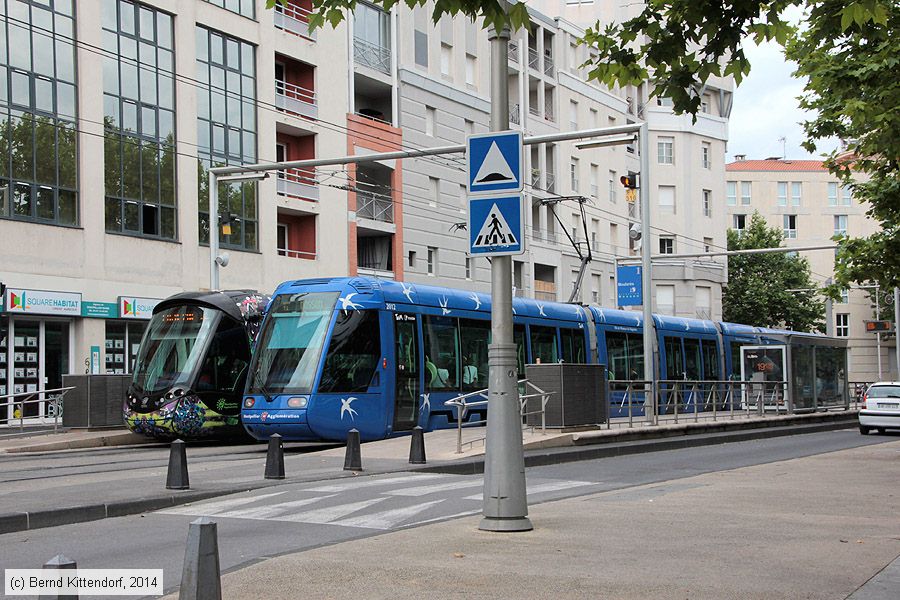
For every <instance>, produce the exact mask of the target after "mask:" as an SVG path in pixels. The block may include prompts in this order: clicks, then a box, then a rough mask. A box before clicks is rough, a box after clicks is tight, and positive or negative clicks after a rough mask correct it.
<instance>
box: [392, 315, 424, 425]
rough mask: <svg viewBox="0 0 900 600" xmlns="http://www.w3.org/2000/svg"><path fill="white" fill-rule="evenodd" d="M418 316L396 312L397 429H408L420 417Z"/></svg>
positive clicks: (395, 395)
mask: <svg viewBox="0 0 900 600" xmlns="http://www.w3.org/2000/svg"><path fill="white" fill-rule="evenodd" d="M416 320H417V319H416V315H409V314H404V313H395V314H394V365H395V366H394V381H395V384H394V385H395V389H394V431H409V430H410V429H412V428H413V427H415V426H416V423H417V421H418V417H419V337H418V331H417V327H416Z"/></svg>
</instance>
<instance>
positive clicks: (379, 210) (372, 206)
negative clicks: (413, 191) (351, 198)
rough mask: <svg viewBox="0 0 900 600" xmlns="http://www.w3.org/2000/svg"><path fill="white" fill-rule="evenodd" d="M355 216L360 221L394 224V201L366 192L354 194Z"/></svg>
mask: <svg viewBox="0 0 900 600" xmlns="http://www.w3.org/2000/svg"><path fill="white" fill-rule="evenodd" d="M356 201H357V207H356V216H357V218H360V219H370V220H372V221H381V222H382V223H393V222H394V201H393V200H391V199H389V198H382V197H380V196H377V195H375V194H372V193H368V192H356Z"/></svg>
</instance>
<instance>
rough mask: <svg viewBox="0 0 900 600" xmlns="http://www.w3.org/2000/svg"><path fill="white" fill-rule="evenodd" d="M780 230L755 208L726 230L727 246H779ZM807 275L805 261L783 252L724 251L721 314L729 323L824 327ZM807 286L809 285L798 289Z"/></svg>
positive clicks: (798, 328)
mask: <svg viewBox="0 0 900 600" xmlns="http://www.w3.org/2000/svg"><path fill="white" fill-rule="evenodd" d="M782 239H783V234H782V232H781V231H780V230H778V229H776V228H774V227H769V226H768V225H766V220H765V218H764V217H763V216H762V215H760V214H759V213H758V212H755V213H753V216H752V217H751V219H750V225H749V226H748V227H747V228H745V229H744V230H743V232H740V233H739V232H737V231H735V230H733V229H729V230H728V249H729V250H749V249H751V248H778V247H780V246H781V242H782ZM815 288H816V286H815V284H814V283H813V282H812V279H811V278H810V269H809V262H808V261H807V260H806V259H805V258H802V257H800V256H797V255H790V254H787V253H784V252H779V253H772V254H743V255H740V254H739V255H732V256H729V257H728V285H727V286H726V287H725V289H724V291H723V294H722V312H723V318H724V319H725V320H726V321H730V322H732V323H745V324H747V325H755V326H757V327H774V328H787V329H793V330H795V331H814V330H817V331H823V330H824V321H823V316H824V303H823V302H822V300H820V299H819V294H818V291H817V290H816V289H815ZM798 290H809V291H798Z"/></svg>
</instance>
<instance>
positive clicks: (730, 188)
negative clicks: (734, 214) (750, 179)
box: [725, 181, 737, 206]
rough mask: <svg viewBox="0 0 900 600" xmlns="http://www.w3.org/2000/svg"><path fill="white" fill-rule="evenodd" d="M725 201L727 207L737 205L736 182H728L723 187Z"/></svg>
mask: <svg viewBox="0 0 900 600" xmlns="http://www.w3.org/2000/svg"><path fill="white" fill-rule="evenodd" d="M725 201H726V202H727V203H728V206H735V205H736V204H737V181H729V182H728V183H727V184H726V185H725Z"/></svg>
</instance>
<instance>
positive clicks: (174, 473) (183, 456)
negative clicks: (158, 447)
mask: <svg viewBox="0 0 900 600" xmlns="http://www.w3.org/2000/svg"><path fill="white" fill-rule="evenodd" d="M190 487H191V484H190V482H189V481H188V466H187V452H186V451H185V447H184V442H182V441H181V440H175V441H174V442H172V444H171V445H170V446H169V470H168V473H167V474H166V489H167V490H186V489H189V488H190Z"/></svg>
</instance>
